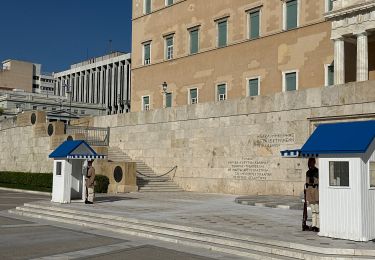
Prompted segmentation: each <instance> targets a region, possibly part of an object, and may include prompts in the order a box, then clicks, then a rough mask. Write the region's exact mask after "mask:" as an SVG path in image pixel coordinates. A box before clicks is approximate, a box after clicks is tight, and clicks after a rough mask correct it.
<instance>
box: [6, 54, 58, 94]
mask: <svg viewBox="0 0 375 260" xmlns="http://www.w3.org/2000/svg"><path fill="white" fill-rule="evenodd" d="M53 82H54V80H53V77H52V75H51V74H49V73H44V72H42V65H41V64H36V63H31V62H27V61H18V60H5V61H3V62H2V68H1V69H0V88H1V89H3V90H13V89H17V90H23V91H25V92H29V93H31V92H33V93H40V94H49V95H51V94H53V92H54V91H53V88H54V83H53Z"/></svg>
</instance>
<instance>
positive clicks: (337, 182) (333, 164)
mask: <svg viewBox="0 0 375 260" xmlns="http://www.w3.org/2000/svg"><path fill="white" fill-rule="evenodd" d="M329 185H330V186H340V187H349V162H348V161H330V162H329Z"/></svg>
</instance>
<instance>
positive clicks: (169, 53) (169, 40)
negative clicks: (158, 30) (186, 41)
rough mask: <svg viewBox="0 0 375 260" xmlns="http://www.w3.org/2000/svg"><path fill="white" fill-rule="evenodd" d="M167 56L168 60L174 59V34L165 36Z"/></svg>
mask: <svg viewBox="0 0 375 260" xmlns="http://www.w3.org/2000/svg"><path fill="white" fill-rule="evenodd" d="M165 58H166V59H167V60H171V59H173V35H171V36H167V37H166V38H165Z"/></svg>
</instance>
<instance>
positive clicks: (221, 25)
mask: <svg viewBox="0 0 375 260" xmlns="http://www.w3.org/2000/svg"><path fill="white" fill-rule="evenodd" d="M217 28H218V47H225V46H227V41H228V20H222V21H219V22H218V23H217Z"/></svg>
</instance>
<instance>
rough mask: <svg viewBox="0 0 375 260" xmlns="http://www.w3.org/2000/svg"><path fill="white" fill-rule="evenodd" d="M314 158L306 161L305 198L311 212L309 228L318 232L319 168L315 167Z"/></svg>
mask: <svg viewBox="0 0 375 260" xmlns="http://www.w3.org/2000/svg"><path fill="white" fill-rule="evenodd" d="M315 164H316V161H315V158H310V159H309V161H308V167H309V170H308V171H307V172H306V184H305V188H306V200H307V201H308V202H309V204H310V207H311V213H312V227H311V230H312V231H315V232H319V227H320V226H319V170H318V168H316V167H315Z"/></svg>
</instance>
